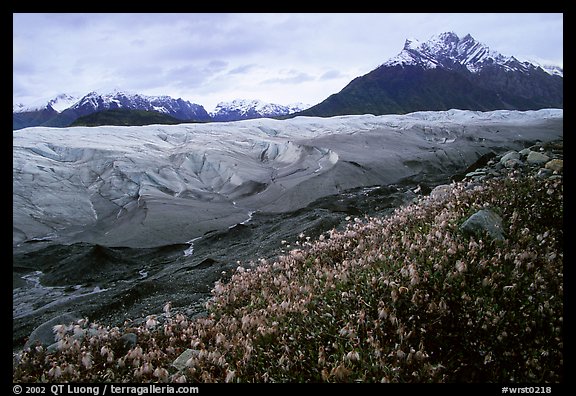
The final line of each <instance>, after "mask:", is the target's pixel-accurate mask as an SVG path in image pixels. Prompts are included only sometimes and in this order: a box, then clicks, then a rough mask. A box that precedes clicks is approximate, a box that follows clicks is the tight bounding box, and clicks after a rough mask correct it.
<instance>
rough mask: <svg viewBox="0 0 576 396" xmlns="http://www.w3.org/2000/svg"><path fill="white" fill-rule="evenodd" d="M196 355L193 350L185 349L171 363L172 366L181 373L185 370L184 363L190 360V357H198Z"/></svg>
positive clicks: (195, 351)
mask: <svg viewBox="0 0 576 396" xmlns="http://www.w3.org/2000/svg"><path fill="white" fill-rule="evenodd" d="M198 353H199V352H198V351H197V350H195V349H186V350H185V351H184V352H182V353H181V354H180V356H178V357H177V358H176V360H174V361H173V362H172V366H174V367H175V368H176V370H178V371H182V370H184V369H185V368H186V362H187V361H188V360H190V358H191V357H192V356H198Z"/></svg>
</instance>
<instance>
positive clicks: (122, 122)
mask: <svg viewBox="0 0 576 396" xmlns="http://www.w3.org/2000/svg"><path fill="white" fill-rule="evenodd" d="M183 122H184V121H180V120H178V119H176V118H174V117H172V116H169V115H168V114H162V113H159V112H156V111H146V110H131V109H111V110H103V111H99V112H96V113H92V114H89V115H86V116H83V117H79V118H78V119H77V120H76V121H74V122H73V123H72V124H71V125H70V126H72V127H75V126H90V127H92V126H100V125H119V126H134V125H136V126H142V125H151V124H181V123H183Z"/></svg>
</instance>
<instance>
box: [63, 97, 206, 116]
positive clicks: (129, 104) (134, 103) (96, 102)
mask: <svg viewBox="0 0 576 396" xmlns="http://www.w3.org/2000/svg"><path fill="white" fill-rule="evenodd" d="M71 109H72V110H74V111H76V112H77V113H78V114H79V115H86V114H90V113H93V112H95V111H101V110H110V109H130V110H147V111H156V112H159V113H164V114H168V115H170V116H172V117H175V118H177V119H179V120H186V121H187V120H197V121H207V120H209V116H208V113H207V112H206V110H205V109H204V107H203V106H201V105H199V104H195V103H191V102H189V101H186V100H182V99H181V98H178V99H174V98H172V97H170V96H166V95H163V96H149V95H142V94H138V93H132V92H128V91H124V90H120V89H114V90H112V91H110V92H97V91H92V92H90V93H88V94H87V95H85V96H84V97H83V98H82V99H80V100H79V101H78V102H77V103H76V104H75V105H74V106H72V107H71Z"/></svg>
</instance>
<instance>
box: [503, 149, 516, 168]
mask: <svg viewBox="0 0 576 396" xmlns="http://www.w3.org/2000/svg"><path fill="white" fill-rule="evenodd" d="M519 159H520V153H519V152H517V151H508V152H507V153H506V154H504V155H503V156H502V158H500V163H501V164H502V165H504V166H506V162H508V161H509V160H519Z"/></svg>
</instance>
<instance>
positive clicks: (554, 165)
mask: <svg viewBox="0 0 576 396" xmlns="http://www.w3.org/2000/svg"><path fill="white" fill-rule="evenodd" d="M544 168H546V169H550V170H551V171H553V172H558V173H560V172H562V170H563V169H564V160H561V159H553V160H550V161H548V162H546V165H544Z"/></svg>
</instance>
